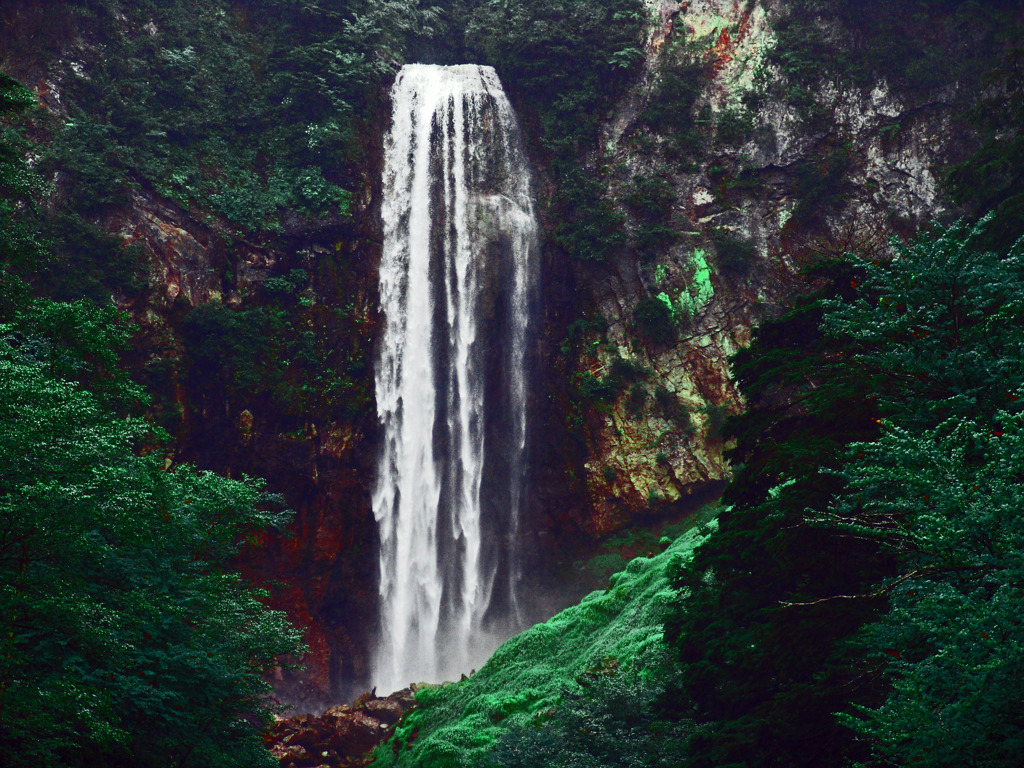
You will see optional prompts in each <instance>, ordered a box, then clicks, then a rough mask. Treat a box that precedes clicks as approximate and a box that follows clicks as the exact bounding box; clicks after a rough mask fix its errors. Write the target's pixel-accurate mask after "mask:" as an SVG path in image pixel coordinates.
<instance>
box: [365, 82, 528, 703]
mask: <svg viewBox="0 0 1024 768" xmlns="http://www.w3.org/2000/svg"><path fill="white" fill-rule="evenodd" d="M392 103H393V114H392V124H391V129H390V132H389V134H388V137H387V144H386V148H385V163H384V203H383V211H382V216H383V221H384V250H383V256H382V263H381V270H380V293H381V306H382V310H383V313H384V318H385V323H384V332H383V339H382V346H381V351H380V356H379V360H378V365H377V373H376V394H377V409H378V416H379V418H380V421H381V425H382V430H383V437H384V440H383V447H382V449H381V454H380V459H379V462H380V463H379V469H378V478H377V485H376V488H375V491H374V496H373V511H374V516H375V518H376V520H377V523H378V528H379V533H380V598H381V621H380V635H379V641H378V644H377V648H376V653H375V656H374V672H373V683H374V684H375V685H376V687H377V689H378V690H379V691H381V692H386V691H391V690H396V689H398V688H402V687H403V686H405V685H407V684H408V683H409V682H413V681H430V682H436V681H440V680H444V679H452V678H457V677H458V676H459V675H460V674H462V673H465V672H468V671H469V670H470V668H471V667H473V666H477V665H479V664H480V663H481V662H482V661H483V660H484V659H486V657H487V655H488V654H489V653H490V652H491V651H492V650H493V649H494V647H495V646H496V645H497V644H498V643H499V642H500V641H501V640H503V639H504V638H505V637H507V635H508V634H510V633H511V632H512V631H514V630H515V629H517V628H518V625H519V622H518V620H517V610H518V609H517V594H516V592H517V583H518V581H519V580H520V573H519V557H518V553H517V544H516V542H517V540H518V538H519V537H518V526H519V512H520V509H519V508H520V499H521V495H522V488H523V480H524V449H525V446H526V440H527V423H526V421H527V419H526V391H527V380H528V376H527V372H526V370H525V368H526V365H525V348H526V339H527V334H528V333H529V331H530V327H529V326H530V315H531V312H530V305H531V304H532V303H533V296H534V294H535V287H536V279H537V277H536V270H537V253H536V252H537V245H536V243H537V226H536V223H535V217H534V210H533V201H532V191H531V183H530V174H529V169H528V166H527V163H526V160H525V157H524V154H523V150H522V139H521V137H520V133H519V127H518V125H517V122H516V118H515V115H514V113H513V112H512V108H511V106H510V105H509V103H508V100H507V99H506V97H505V95H504V93H503V91H502V88H501V84H500V83H499V81H498V78H497V75H496V74H495V72H494V70H493V69H491V68H490V67H480V66H475V65H461V66H452V67H440V66H428V65H410V66H406V67H404V68H403V69H402V71H401V72H400V73H399V75H398V79H397V80H396V82H395V85H394V88H393V89H392Z"/></svg>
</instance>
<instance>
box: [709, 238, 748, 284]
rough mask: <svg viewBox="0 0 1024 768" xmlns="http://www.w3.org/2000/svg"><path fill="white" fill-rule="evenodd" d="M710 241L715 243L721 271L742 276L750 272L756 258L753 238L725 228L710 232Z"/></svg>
mask: <svg viewBox="0 0 1024 768" xmlns="http://www.w3.org/2000/svg"><path fill="white" fill-rule="evenodd" d="M711 242H712V243H714V245H715V252H716V253H717V254H718V266H719V268H720V269H721V270H722V272H725V273H726V274H731V275H736V276H737V277H744V276H745V275H747V273H749V272H750V268H751V267H752V266H753V265H754V262H755V260H756V259H757V245H756V244H755V243H754V241H753V239H751V238H747V237H743V236H742V235H738V234H736V233H735V232H730V231H729V230H727V229H716V230H714V231H713V232H712V233H711Z"/></svg>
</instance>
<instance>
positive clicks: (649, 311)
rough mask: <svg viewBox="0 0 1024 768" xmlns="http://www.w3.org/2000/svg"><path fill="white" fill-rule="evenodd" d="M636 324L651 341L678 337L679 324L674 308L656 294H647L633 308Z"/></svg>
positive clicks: (662, 340) (664, 341)
mask: <svg viewBox="0 0 1024 768" xmlns="http://www.w3.org/2000/svg"><path fill="white" fill-rule="evenodd" d="M633 320H634V322H635V326H636V327H637V328H639V330H640V331H642V332H643V333H644V334H645V335H646V336H647V337H648V338H649V339H650V340H651V341H653V342H655V343H666V342H669V341H672V340H673V339H674V338H675V337H676V333H677V330H678V328H677V325H676V319H675V316H674V315H673V313H672V309H671V308H670V307H669V306H668V304H666V303H665V302H664V301H662V300H661V299H659V298H658V297H656V296H645V297H644V298H642V299H641V300H640V302H639V303H638V304H637V305H636V309H634V310H633Z"/></svg>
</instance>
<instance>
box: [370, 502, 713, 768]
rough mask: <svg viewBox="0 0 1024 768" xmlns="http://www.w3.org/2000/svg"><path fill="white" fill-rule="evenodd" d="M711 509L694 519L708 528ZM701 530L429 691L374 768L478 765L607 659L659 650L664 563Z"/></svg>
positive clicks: (694, 541)
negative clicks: (463, 676) (477, 668)
mask: <svg viewBox="0 0 1024 768" xmlns="http://www.w3.org/2000/svg"><path fill="white" fill-rule="evenodd" d="M715 511H716V510H715V508H714V507H707V508H705V509H704V510H703V511H702V512H701V513H699V520H700V521H701V522H708V523H709V524H710V525H714V522H713V520H712V518H713V516H714V514H715ZM708 527H709V526H708V525H700V526H697V527H694V528H692V529H691V530H689V531H688V532H687V533H685V534H683V535H682V536H680V537H679V538H678V539H676V540H675V541H674V542H673V543H672V544H670V545H669V546H668V547H667V548H666V549H665V551H664V552H662V553H661V554H659V555H656V556H654V557H650V558H647V557H638V558H636V559H635V560H633V561H632V562H630V564H629V565H628V566H627V568H626V570H624V571H622V572H621V573H617V574H615V575H614V576H612V577H611V579H610V581H609V585H608V588H607V589H605V590H603V591H597V592H592V593H591V594H589V595H587V596H586V597H585V598H584V599H583V600H582V601H581V602H580V603H579V604H578V605H574V606H572V607H570V608H567V609H566V610H564V611H562V612H561V613H559V614H558V615H557V616H555V617H554V618H552V619H551V620H549V621H547V622H545V623H543V624H537V625H536V626H534V627H532V628H530V629H528V630H526V631H525V632H522V633H520V634H518V635H516V636H515V637H513V638H511V639H510V640H508V641H507V642H506V643H505V644H504V645H502V646H501V647H500V648H499V649H498V650H497V651H495V653H494V655H493V656H492V657H491V659H490V660H489V661H488V662H487V664H486V665H484V667H483V668H482V669H481V670H480V671H479V672H477V673H475V674H474V675H473V676H472V677H469V678H467V679H465V680H463V681H461V682H458V683H449V684H447V685H443V686H440V687H436V688H426V689H423V690H421V691H420V692H419V693H418V695H417V700H418V701H419V704H420V707H419V709H416V710H414V711H413V712H411V713H409V715H407V716H406V718H405V719H404V720H403V721H402V723H401V724H400V725H399V726H398V728H397V729H396V730H395V734H394V736H393V737H392V739H391V740H390V741H388V742H387V743H385V744H383V745H382V746H381V747H380V748H379V749H378V751H377V755H376V759H375V761H374V763H373V765H374V766H375V768H385V766H417V768H457V767H461V766H476V765H479V764H481V761H482V759H483V758H484V756H485V755H486V754H487V753H488V752H490V751H491V750H492V749H493V748H494V746H495V745H496V744H497V743H498V741H499V740H500V739H501V738H502V736H503V735H504V734H505V733H506V732H507V731H508V730H509V729H510V728H512V727H514V726H516V725H521V724H525V723H528V722H530V721H531V720H532V718H533V717H534V716H535V715H536V714H538V713H540V712H545V711H547V710H550V709H553V708H557V706H558V704H559V699H560V698H561V696H562V694H563V691H566V690H569V691H578V690H579V689H580V686H579V683H577V681H576V679H577V677H579V676H580V675H582V674H584V673H585V672H587V671H588V670H592V669H594V668H597V667H601V666H605V665H607V664H608V663H609V661H610V660H611V659H614V660H615V661H616V662H617V663H619V664H622V665H628V664H630V663H632V662H633V661H634V660H637V659H639V658H641V657H644V656H646V655H647V654H648V653H649V652H652V651H656V650H657V649H658V648H660V647H661V645H662V624H661V622H662V610H663V606H664V605H665V603H666V602H667V601H669V600H671V599H672V597H673V595H674V592H673V590H672V589H671V587H670V586H669V583H668V578H667V575H666V574H667V573H668V572H670V563H672V562H673V561H676V560H679V559H681V558H684V559H689V558H690V557H691V556H692V554H693V550H694V549H695V548H696V547H697V546H698V545H699V544H700V543H701V542H702V541H703V540H704V538H705V536H706V535H707V533H708Z"/></svg>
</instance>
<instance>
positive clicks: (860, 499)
mask: <svg viewBox="0 0 1024 768" xmlns="http://www.w3.org/2000/svg"><path fill="white" fill-rule="evenodd" d="M980 235H981V231H980V227H967V226H965V225H963V224H957V225H954V226H952V227H950V228H948V229H946V230H943V231H937V232H935V233H933V234H931V235H930V236H921V237H920V238H919V239H918V240H916V241H915V242H913V243H912V244H909V245H906V246H897V251H898V256H899V258H897V259H894V260H893V261H892V262H889V263H883V264H878V265H875V264H873V263H868V264H865V267H864V269H865V280H864V291H865V297H864V298H862V299H859V300H857V301H855V302H853V303H851V304H844V305H841V306H839V305H837V306H834V307H831V309H832V311H831V313H830V315H829V317H828V318H827V321H826V327H828V328H830V329H831V330H832V331H833V332H835V333H842V334H846V335H848V336H849V337H850V338H852V339H853V342H854V350H855V354H854V355H853V357H852V362H853V363H854V364H856V365H859V366H863V368H864V369H866V370H867V371H869V372H872V373H873V374H874V376H875V377H877V378H876V381H875V382H874V387H873V391H874V392H876V393H877V397H878V402H879V404H880V407H881V408H882V409H883V411H884V412H886V413H888V414H889V420H888V421H887V422H886V423H885V425H884V429H883V433H882V435H881V437H880V438H879V439H878V440H877V441H875V442H873V443H869V444H857V445H854V446H851V450H850V459H849V461H848V463H847V465H846V466H845V467H844V468H843V470H842V473H841V475H842V477H843V479H844V480H845V481H846V484H847V490H846V491H845V492H844V493H842V494H840V495H839V496H838V497H837V498H836V499H835V500H834V501H833V503H832V504H831V505H830V506H829V507H828V508H827V509H826V510H823V513H822V515H821V519H822V520H823V521H826V522H828V523H830V524H831V525H833V526H835V527H837V528H838V529H839V530H841V531H845V532H848V533H852V534H853V535H856V536H859V537H862V538H864V539H869V540H874V541H877V542H878V543H879V546H881V547H882V548H883V549H884V550H886V551H889V552H891V553H892V554H893V555H894V556H895V557H896V558H897V562H898V565H899V568H898V572H897V574H896V575H894V576H893V577H891V578H890V579H889V580H887V581H886V582H884V583H883V585H882V587H881V588H880V591H881V592H884V593H886V594H890V595H891V603H890V605H891V608H890V611H889V613H888V614H887V615H885V616H884V617H883V618H881V619H880V620H879V621H877V622H875V623H873V624H872V625H870V626H869V627H868V628H867V629H866V630H865V631H864V632H863V633H862V635H861V636H860V638H859V640H858V644H859V645H860V646H861V647H865V646H866V647H867V648H868V649H869V652H870V653H872V654H873V656H874V658H875V659H876V663H877V660H878V659H885V658H889V657H894V658H895V659H896V661H894V662H893V663H892V664H891V665H890V666H889V668H888V669H887V672H886V673H887V676H888V677H889V678H890V679H891V680H892V684H893V691H892V693H891V694H889V695H888V696H887V697H886V700H885V702H884V703H883V704H882V705H881V706H875V707H866V706H865V707H862V708H861V709H860V712H861V715H862V718H861V719H856V718H849V717H848V718H846V722H847V723H850V724H851V725H854V726H855V727H856V728H857V729H858V730H859V731H860V732H862V733H864V734H867V735H869V736H871V737H872V738H873V744H874V747H875V752H876V754H877V755H878V756H879V757H880V758H881V759H882V761H883V763H887V762H888V761H898V762H904V761H906V762H911V763H914V764H918V763H920V764H924V765H931V766H953V765H960V764H963V763H964V762H965V761H972V760H979V759H982V760H983V761H984V764H987V765H1007V766H1008V765H1012V764H1013V763H1014V761H1015V760H1016V759H1017V755H1018V754H1019V752H1018V750H1019V746H1020V740H1019V737H1017V736H1016V735H1012V734H1019V731H1020V724H1021V723H1022V722H1024V720H1022V717H1024V711H1022V709H1021V707H1020V704H1019V697H1017V696H1016V695H1015V694H1014V693H1012V692H1011V691H1012V690H1013V688H1014V686H1015V683H1014V682H1011V681H1013V680H1015V679H1016V675H1017V674H1018V673H1019V670H1020V669H1021V668H1022V666H1024V650H1022V649H1024V643H1022V640H1024V637H1022V636H1021V633H1020V630H1019V624H1020V622H1019V617H1018V616H1017V612H1016V611H1015V610H1011V609H1010V608H1009V606H1010V605H1012V604H1014V603H1015V602H1017V601H1018V600H1019V599H1020V595H1019V592H1020V573H1021V567H1022V565H1021V563H1020V551H1019V542H1020V534H1021V532H1020V530H1019V528H1020V526H1019V523H1018V518H1019V515H1018V514H1017V511H1018V510H1019V499H1018V496H1019V485H1020V479H1021V477H1022V474H1021V469H1022V468H1021V466H1020V441H1021V439H1022V437H1021V419H1022V413H1021V406H1020V405H1019V403H1018V401H1019V400H1020V397H1021V394H1022V390H1024V363H1022V357H1021V353H1022V344H1024V340H1022V338H1021V335H1020V333H1019V332H1017V331H1016V329H1015V328H1014V326H1016V327H1019V323H1020V319H1021V316H1022V313H1024V241H1021V242H1018V244H1017V245H1016V246H1015V247H1014V248H1013V249H1012V250H1011V251H1010V253H1008V254H1006V255H1004V256H999V255H997V254H996V253H994V252H978V251H977V250H976V248H975V247H974V244H975V243H976V242H977V241H978V240H979V239H980ZM1007 324H1010V325H1009V327H1008V326H1007ZM878 366H887V375H886V376H884V377H883V376H882V375H880V373H879V370H880V369H879V368H878ZM890 375H891V377H892V378H890ZM882 666H884V665H882Z"/></svg>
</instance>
